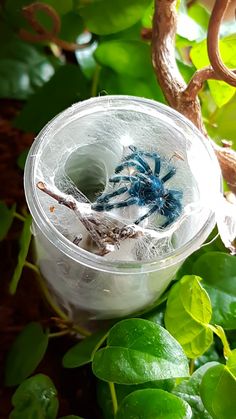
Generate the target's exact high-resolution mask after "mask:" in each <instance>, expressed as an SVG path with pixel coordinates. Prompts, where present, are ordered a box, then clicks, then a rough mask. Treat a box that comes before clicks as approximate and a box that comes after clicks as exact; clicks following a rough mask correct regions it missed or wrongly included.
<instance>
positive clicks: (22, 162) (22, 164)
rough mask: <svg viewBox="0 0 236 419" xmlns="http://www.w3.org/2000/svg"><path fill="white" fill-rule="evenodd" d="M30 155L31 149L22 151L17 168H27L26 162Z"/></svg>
mask: <svg viewBox="0 0 236 419" xmlns="http://www.w3.org/2000/svg"><path fill="white" fill-rule="evenodd" d="M28 153H29V148H27V149H26V150H24V151H22V153H20V155H19V156H18V158H17V166H18V167H19V168H20V169H21V170H24V168H25V162H26V159H27V156H28Z"/></svg>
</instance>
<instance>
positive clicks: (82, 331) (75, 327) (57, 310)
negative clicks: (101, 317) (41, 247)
mask: <svg viewBox="0 0 236 419" xmlns="http://www.w3.org/2000/svg"><path fill="white" fill-rule="evenodd" d="M24 265H25V267H27V268H29V269H31V270H32V271H34V272H35V273H36V277H37V279H38V283H39V286H40V288H41V291H42V293H43V294H44V297H45V299H46V300H47V302H48V304H49V305H50V307H51V308H52V310H53V311H55V313H56V314H57V315H58V316H59V317H60V318H61V319H62V320H64V321H65V322H66V323H70V319H69V317H68V316H67V315H66V314H65V313H64V312H63V311H62V310H61V309H60V307H58V305H57V304H56V303H55V302H54V301H53V299H52V297H51V294H50V292H49V291H48V289H47V287H46V285H45V282H44V279H43V278H42V275H41V274H40V270H39V268H38V267H37V266H36V265H34V264H33V263H30V262H28V261H25V263H24ZM71 329H72V330H75V331H76V332H78V333H79V334H80V335H82V336H90V334H91V333H90V332H89V331H88V330H86V329H84V328H83V327H81V326H79V325H73V326H72V327H71Z"/></svg>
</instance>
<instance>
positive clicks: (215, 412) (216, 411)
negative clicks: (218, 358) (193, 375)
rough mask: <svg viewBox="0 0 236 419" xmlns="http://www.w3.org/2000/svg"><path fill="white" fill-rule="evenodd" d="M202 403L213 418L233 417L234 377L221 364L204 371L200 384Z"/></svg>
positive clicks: (235, 403)
mask: <svg viewBox="0 0 236 419" xmlns="http://www.w3.org/2000/svg"><path fill="white" fill-rule="evenodd" d="M200 393H201V398H202V401H203V404H204V406H205V408H206V409H207V410H208V412H209V413H210V415H212V417H213V418H214V419H226V418H227V419H235V412H236V398H235V394H236V379H235V377H234V376H233V375H232V374H231V373H230V371H229V370H228V368H227V367H226V366H224V365H222V364H220V365H216V366H214V367H212V368H210V369H208V370H207V371H206V373H205V374H204V376H203V379H202V383H201V386H200Z"/></svg>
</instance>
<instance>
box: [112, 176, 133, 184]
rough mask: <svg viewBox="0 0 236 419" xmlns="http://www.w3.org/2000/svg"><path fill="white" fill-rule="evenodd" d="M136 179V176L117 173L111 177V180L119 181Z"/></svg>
mask: <svg viewBox="0 0 236 419" xmlns="http://www.w3.org/2000/svg"><path fill="white" fill-rule="evenodd" d="M135 180H136V177H135V176H125V175H124V176H122V175H121V176H120V175H115V176H112V177H110V179H109V182H113V183H119V182H121V181H124V182H132V181H135Z"/></svg>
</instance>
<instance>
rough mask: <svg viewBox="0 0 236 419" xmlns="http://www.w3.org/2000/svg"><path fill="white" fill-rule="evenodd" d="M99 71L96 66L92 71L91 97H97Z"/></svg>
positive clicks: (99, 68) (98, 66)
mask: <svg viewBox="0 0 236 419" xmlns="http://www.w3.org/2000/svg"><path fill="white" fill-rule="evenodd" d="M100 71H101V66H100V65H99V64H97V65H96V67H95V70H94V75H93V80H92V87H91V97H95V96H97V92H98V82H99V77H100Z"/></svg>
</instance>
